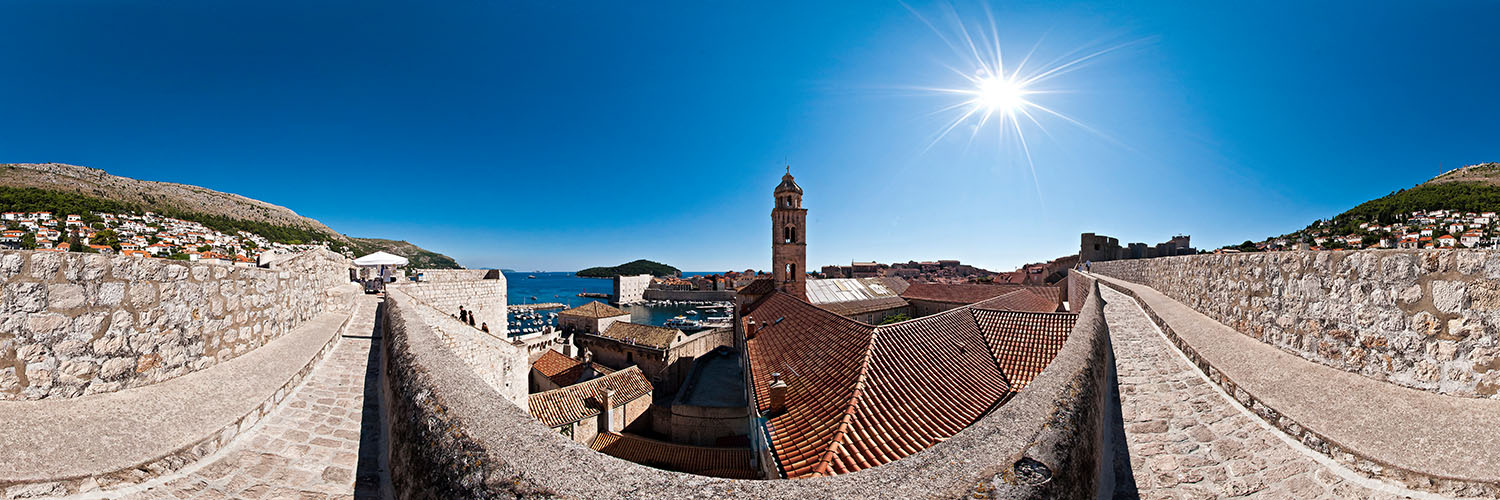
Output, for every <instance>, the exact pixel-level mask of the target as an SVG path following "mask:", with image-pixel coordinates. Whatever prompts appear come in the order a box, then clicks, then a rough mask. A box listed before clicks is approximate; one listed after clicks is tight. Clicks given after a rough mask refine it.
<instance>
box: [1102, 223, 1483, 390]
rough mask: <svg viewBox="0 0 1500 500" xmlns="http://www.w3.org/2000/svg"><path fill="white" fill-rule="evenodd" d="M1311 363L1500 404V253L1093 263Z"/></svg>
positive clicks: (1191, 258) (1350, 254) (1368, 253)
mask: <svg viewBox="0 0 1500 500" xmlns="http://www.w3.org/2000/svg"><path fill="white" fill-rule="evenodd" d="M1093 270H1094V272H1096V273H1101V274H1104V275H1107V276H1113V277H1117V278H1121V279H1125V280H1129V281H1133V282H1136V283H1140V284H1144V285H1148V286H1151V287H1152V288H1155V289H1156V290H1158V291H1160V292H1162V293H1163V294H1166V295H1167V296H1169V297H1172V298H1173V299H1176V300H1177V301H1179V302H1182V303H1183V304H1186V305H1188V306H1189V307H1192V308H1193V309H1195V310H1197V311H1198V312H1201V313H1203V314H1204V315H1207V316H1209V317H1211V318H1213V319H1215V320H1217V321H1219V322H1220V323H1223V324H1225V325H1228V326H1230V327H1232V328H1234V329H1236V330H1238V331H1239V332H1241V333H1244V334H1245V335H1249V336H1251V337H1254V338H1256V339H1259V340H1261V341H1263V342H1266V343H1268V344H1271V345H1275V346H1277V347H1280V348H1282V349H1284V350H1286V351H1288V352H1291V353H1294V354H1297V355H1299V356H1302V357H1303V358H1306V359H1309V360H1312V361H1315V362H1318V363H1322V364H1324V365H1328V366H1331V367H1334V368H1338V369H1342V370H1345V371H1349V372H1353V373H1358V374H1361V375H1364V376H1367V377H1371V378H1374V379H1377V380H1383V381H1387V382H1390V383H1393V384H1398V385H1402V386H1406V387H1412V388H1416V389H1422V390H1427V391H1432V392H1437V393H1442V394H1451V395H1456V396H1467V397H1491V398H1493V397H1500V396H1497V395H1496V393H1497V390H1500V347H1497V331H1500V253H1496V252H1493V251H1486V250H1467V249H1464V250H1365V251H1358V252H1273V253H1251V254H1228V255H1196V256H1180V257H1164V258H1156V259H1141V260H1125V261H1110V262H1095V263H1093Z"/></svg>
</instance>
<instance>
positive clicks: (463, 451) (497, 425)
mask: <svg viewBox="0 0 1500 500" xmlns="http://www.w3.org/2000/svg"><path fill="white" fill-rule="evenodd" d="M1090 297H1091V298H1090V299H1089V303H1088V304H1086V305H1084V306H1083V307H1080V309H1082V311H1081V314H1080V316H1079V318H1078V322H1077V324H1076V325H1075V327H1074V329H1073V332H1072V333H1071V334H1070V335H1069V337H1068V340H1067V342H1066V343H1064V345H1063V347H1062V350H1061V351H1060V352H1059V353H1058V356H1057V358H1056V359H1055V360H1053V362H1052V363H1051V364H1050V365H1049V366H1048V367H1047V368H1046V369H1045V370H1043V371H1042V373H1041V374H1040V375H1039V376H1038V377H1037V378H1036V379H1035V380H1033V381H1032V382H1031V384H1029V385H1027V386H1026V389H1025V390H1023V391H1021V392H1020V393H1018V394H1017V395H1016V396H1015V397H1014V398H1012V399H1011V400H1010V401H1009V402H1007V403H1006V404H1005V405H1002V406H1000V407H999V408H997V409H995V410H994V411H993V412H991V413H990V414H989V415H986V416H985V417H984V418H982V419H980V420H979V421H978V422H976V423H975V424H974V425H972V426H970V427H969V428H968V429H965V430H963V431H960V432H959V433H958V434H956V435H954V436H953V437H952V438H949V439H948V440H946V441H944V442H942V443H939V444H937V445H935V446H933V447H931V448H929V449H927V450H924V451H922V452H921V453H918V454H916V455H913V456H910V457H907V458H905V459H902V460H897V461H895V462H892V463H889V464H885V465H882V466H880V467H874V468H870V469H866V470H862V471H859V472H855V473H851V474H843V475H837V476H831V477H819V478H809V479H797V480H767V481H743V480H731V479H720V478H711V477H704V476H696V475H691V474H685V473H680V472H672V471H666V470H661V469H655V468H651V467H647V466H643V465H638V464H634V463H630V462H626V461H623V460H619V459H615V458H613V457H609V456H605V455H603V454H600V453H597V452H594V451H593V450H590V449H588V448H587V447H585V446H583V445H580V444H578V443H575V442H573V441H571V440H569V439H567V438H565V437H563V436H561V435H559V434H558V433H557V432H555V431H553V430H552V429H548V428H546V427H544V426H543V425H542V424H541V422H538V421H537V420H536V419H534V418H532V417H531V415H530V414H528V413H527V411H526V409H524V408H521V407H519V406H516V405H514V404H511V403H510V402H509V401H508V400H506V399H505V398H503V397H501V396H500V395H499V394H497V393H496V392H495V391H492V390H487V389H488V384H486V383H485V382H484V381H483V380H482V379H481V378H480V377H479V376H477V375H476V374H475V373H474V371H473V370H471V369H470V368H469V367H468V366H467V365H466V364H464V363H453V362H452V354H451V353H450V352H448V350H447V349H446V348H445V347H444V346H443V345H442V341H441V340H440V339H439V338H438V335H437V334H436V333H434V332H433V331H432V330H431V328H429V327H428V326H427V325H426V324H425V323H423V322H422V321H421V319H420V318H419V317H418V316H417V315H415V314H414V313H413V312H412V311H411V309H409V307H410V303H409V300H408V299H407V298H406V297H403V296H402V295H401V294H399V293H393V294H391V296H390V299H388V301H387V307H386V308H385V309H384V311H383V313H384V315H385V319H386V321H385V322H384V324H385V325H386V326H387V330H386V333H385V349H387V354H388V355H387V356H385V357H384V359H385V363H386V366H385V368H386V372H385V373H386V376H385V377H383V379H382V382H383V383H384V384H385V391H386V395H387V401H388V403H389V404H388V405H387V408H386V410H387V411H388V412H389V415H388V416H389V418H388V421H389V422H390V431H391V441H390V442H391V448H390V453H391V455H390V473H391V481H392V483H393V485H394V486H395V490H396V497H398V498H417V497H419V498H492V497H506V498H515V497H523V498H557V497H562V498H597V499H678V498H682V499H686V498H756V499H804V498H861V497H864V498H958V497H969V498H1084V497H1093V496H1096V492H1099V491H1104V492H1107V491H1112V490H1113V487H1114V486H1113V483H1112V481H1113V476H1112V475H1111V474H1110V472H1109V471H1112V470H1113V464H1112V463H1111V462H1110V460H1111V458H1112V456H1113V450H1114V448H1113V445H1112V444H1111V442H1110V441H1109V439H1108V436H1109V433H1107V432H1105V429H1106V428H1107V427H1108V425H1107V423H1106V422H1105V416H1106V414H1107V411H1106V409H1105V408H1104V406H1105V401H1106V397H1105V396H1106V394H1107V392H1108V387H1107V386H1106V385H1105V381H1106V380H1107V375H1108V371H1109V367H1111V366H1113V365H1112V360H1111V359H1110V357H1109V356H1110V354H1109V352H1110V351H1109V332H1108V327H1107V325H1106V324H1105V323H1104V315H1103V310H1102V307H1101V302H1100V300H1099V297H1098V295H1097V292H1094V293H1091V294H1090ZM579 471H585V473H580V472H579Z"/></svg>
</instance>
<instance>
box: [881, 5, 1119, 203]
mask: <svg viewBox="0 0 1500 500" xmlns="http://www.w3.org/2000/svg"><path fill="white" fill-rule="evenodd" d="M907 9H908V10H910V11H911V13H912V14H913V15H914V16H916V17H917V19H919V20H920V21H921V22H922V23H923V24H926V25H927V27H928V28H930V29H932V31H933V33H935V34H936V35H937V36H938V38H939V39H941V40H942V41H943V43H944V44H946V45H947V46H948V48H949V49H951V50H952V51H953V52H954V54H955V55H957V56H958V58H959V59H960V61H961V62H962V64H959V65H957V66H954V65H948V64H945V65H944V67H946V68H947V69H949V70H950V71H952V72H953V73H954V74H955V75H956V76H958V77H959V78H960V81H958V83H957V84H955V85H953V86H946V87H923V88H919V89H918V90H920V91H923V92H925V93H928V94H935V95H942V96H950V97H952V98H954V99H956V100H955V101H953V102H950V103H948V104H946V105H944V106H942V107H940V108H939V109H938V110H936V111H934V112H933V115H934V116H944V117H948V119H946V120H945V121H943V122H941V123H942V125H941V126H939V127H938V131H937V134H936V135H935V136H933V138H932V141H931V142H930V143H929V144H928V145H927V148H926V150H931V149H932V148H933V147H934V146H936V145H937V144H939V143H941V142H942V141H943V140H944V139H946V138H948V137H949V135H950V134H952V133H953V131H954V130H957V129H959V127H962V126H965V125H968V126H969V127H970V133H969V138H968V141H967V143H968V144H973V143H974V141H975V140H976V139H978V138H979V137H980V134H981V133H982V131H984V130H992V131H993V132H994V133H995V134H996V138H997V140H998V142H999V146H1000V148H1001V150H1002V152H1004V151H1005V150H1010V151H1012V152H1013V153H1014V154H1015V155H1016V159H1017V160H1019V161H1022V162H1024V163H1025V164H1026V167H1027V170H1028V171H1029V173H1030V174H1031V179H1032V183H1033V185H1035V186H1036V188H1037V197H1038V198H1039V199H1040V198H1041V195H1042V193H1041V183H1040V180H1039V179H1038V178H1037V175H1036V172H1037V167H1036V162H1035V161H1034V160H1033V157H1032V148H1031V144H1030V141H1029V140H1028V138H1027V137H1026V134H1027V132H1028V131H1039V132H1041V133H1042V134H1043V135H1045V136H1047V137H1049V138H1051V137H1053V136H1052V133H1051V132H1050V131H1048V130H1047V127H1046V126H1045V125H1043V122H1045V121H1052V120H1058V121H1061V122H1063V123H1065V124H1068V125H1072V126H1076V127H1079V128H1081V129H1083V130H1085V131H1088V132H1090V133H1092V134H1096V135H1099V136H1102V137H1104V138H1105V139H1107V140H1109V141H1110V142H1116V143H1117V141H1114V140H1113V139H1110V138H1109V137H1108V136H1105V135H1104V134H1103V133H1101V132H1099V131H1098V130H1096V129H1094V128H1092V127H1089V126H1087V125H1085V124H1084V123H1082V122H1081V121H1079V120H1078V119H1075V118H1072V117H1069V116H1067V115H1066V114H1064V113H1063V112H1061V111H1058V110H1057V109H1055V105H1053V104H1050V103H1049V104H1043V103H1042V102H1040V101H1044V100H1049V101H1050V100H1055V97H1056V96H1057V95H1058V94H1065V93H1068V92H1069V91H1068V90H1065V89H1062V88H1059V87H1057V84H1058V83H1060V82H1059V81H1058V78H1059V77H1062V76H1064V75H1068V74H1071V73H1073V72H1075V71H1078V70H1079V69H1082V68H1084V67H1087V66H1089V65H1090V64H1092V63H1094V62H1095V61H1097V60H1098V59H1099V58H1100V57H1102V56H1104V55H1106V54H1109V53H1111V52H1114V51H1116V50H1119V49H1121V48H1124V47H1126V46H1129V45H1130V43H1124V44H1119V45H1114V46H1110V47H1106V48H1103V49H1099V50H1093V51H1087V50H1086V49H1082V48H1080V49H1075V50H1073V51H1071V52H1068V53H1067V54H1064V55H1063V56H1061V57H1059V58H1057V59H1055V60H1053V61H1051V62H1049V63H1046V64H1036V63H1035V59H1034V58H1033V56H1036V55H1037V53H1038V49H1039V48H1041V46H1042V40H1041V39H1038V40H1037V42H1036V43H1035V44H1034V45H1032V47H1031V48H1030V50H1029V51H1027V52H1026V54H1025V55H1024V56H1022V57H1021V58H1020V60H1019V61H1018V62H1016V63H1015V65H1014V66H1008V65H1007V64H1006V59H1005V54H1004V51H1003V50H1002V49H1001V43H1000V32H999V28H998V24H997V23H996V22H995V16H994V14H993V12H991V11H990V10H989V9H988V8H986V9H985V10H984V14H985V17H984V19H985V20H987V21H988V23H989V25H988V26H987V27H979V28H978V29H976V28H974V27H971V26H970V24H969V23H968V22H966V21H965V20H964V18H963V17H962V16H960V15H959V14H958V12H957V11H956V10H955V9H954V8H953V7H952V6H951V5H944V13H945V15H946V18H947V20H948V21H949V24H951V26H952V29H950V30H946V31H945V30H942V29H939V28H938V27H937V26H936V25H935V24H934V23H933V22H932V21H930V20H928V19H927V18H926V17H924V16H923V15H922V14H921V13H920V12H917V11H916V10H915V9H912V8H911V7H910V6H907ZM985 28H987V29H985ZM1043 38H1045V36H1044V37H1043ZM1023 122H1025V123H1024V124H1023ZM1012 147H1013V148H1014V149H1010V148H1012Z"/></svg>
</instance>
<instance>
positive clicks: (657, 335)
mask: <svg viewBox="0 0 1500 500" xmlns="http://www.w3.org/2000/svg"><path fill="white" fill-rule="evenodd" d="M681 335H682V331H681V330H677V329H674V328H666V327H661V326H652V325H642V324H639V323H631V322H629V321H616V322H614V323H610V324H609V327H608V328H605V329H604V331H603V332H601V333H600V334H599V336H600V337H604V338H608V339H614V340H618V341H620V342H624V343H627V344H631V345H639V346H645V347H652V348H656V349H666V348H668V347H672V342H674V341H676V340H677V337H679V336H681Z"/></svg>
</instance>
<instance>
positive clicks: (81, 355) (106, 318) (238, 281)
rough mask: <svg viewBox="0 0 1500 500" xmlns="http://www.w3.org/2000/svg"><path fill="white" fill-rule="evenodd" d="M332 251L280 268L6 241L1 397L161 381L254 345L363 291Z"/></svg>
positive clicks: (0, 272) (0, 263) (0, 279)
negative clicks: (19, 247) (11, 247)
mask: <svg viewBox="0 0 1500 500" xmlns="http://www.w3.org/2000/svg"><path fill="white" fill-rule="evenodd" d="M348 267H349V264H348V261H347V260H345V259H344V258H343V257H341V256H339V255H337V254H334V253H332V252H328V251H325V250H314V251H309V252H304V253H302V254H299V255H297V256H294V257H291V258H287V259H285V260H281V261H278V262H276V263H275V264H273V265H272V267H271V268H269V269H265V268H254V267H243V266H234V265H229V264H211V263H198V262H193V263H189V262H184V261H173V260H164V259H148V258H139V257H126V256H109V255H101V254H83V253H63V252H46V251H3V252H0V283H3V294H0V297H3V303H0V400H35V399H44V398H72V397H78V396H83V395H87V394H97V393H107V392H114V391H118V390H121V389H126V388H131V387H139V386H143V385H149V384H154V383H157V382H161V381H164V380H168V379H171V378H175V377H179V376H182V375H184V374H187V373H191V372H194V371H198V370H202V369H204V368H207V367H210V366H213V365H215V364H217V363H220V362H223V361H225V360H228V359H231V358H234V357H236V356H240V355H243V354H245V353H247V352H250V351H253V350H255V349H256V348H258V347H260V346H263V345H265V344H266V343H267V342H270V341H272V340H275V339H276V338H278V337H280V336H282V335H284V334H286V333H287V332H289V331H291V330H292V329H293V328H295V327H296V326H297V325H299V324H302V323H303V322H305V321H307V320H309V319H312V318H313V317H316V316H317V315H318V314H320V313H322V312H324V311H330V310H347V309H348V308H349V307H350V305H351V304H352V301H353V297H354V296H355V294H356V293H357V287H356V286H352V285H349V274H348V271H347V269H348Z"/></svg>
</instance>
